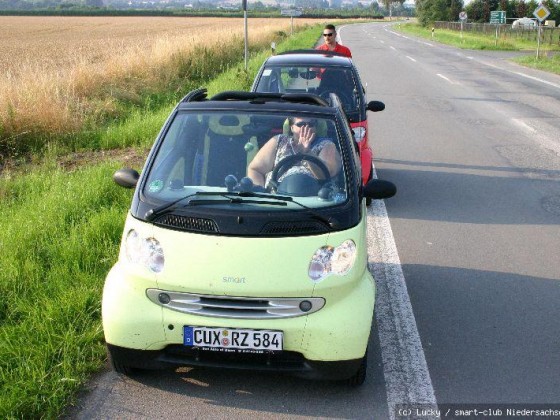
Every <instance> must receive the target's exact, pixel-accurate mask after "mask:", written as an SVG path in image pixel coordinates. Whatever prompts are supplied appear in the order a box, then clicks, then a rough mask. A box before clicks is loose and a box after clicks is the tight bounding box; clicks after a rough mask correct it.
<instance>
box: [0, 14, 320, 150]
mask: <svg viewBox="0 0 560 420" xmlns="http://www.w3.org/2000/svg"><path fill="white" fill-rule="evenodd" d="M314 23H317V21H316V20H312V19H294V27H298V26H306V25H309V24H314ZM280 31H282V32H284V33H287V34H289V33H290V19H288V18H278V19H256V18H255V19H251V18H249V19H248V34H249V46H250V47H251V46H257V45H258V46H261V47H263V46H265V45H267V44H270V42H271V41H273V40H275V39H277V36H278V33H279V32H280ZM243 33H244V23H243V19H240V18H192V17H54V16H37V17H35V16H25V17H24V16H0V39H2V42H1V43H0V69H1V72H0V139H4V142H6V141H8V143H9V142H12V143H13V142H17V141H18V140H17V139H18V137H22V136H25V135H26V134H28V133H47V134H59V133H72V132H74V131H76V130H79V129H81V128H82V127H83V124H84V121H85V120H86V119H87V118H88V116H91V115H94V114H95V113H96V112H98V111H99V109H102V110H103V112H104V113H107V112H109V113H110V111H111V107H112V106H113V105H114V101H115V100H117V99H118V97H119V96H120V97H129V98H132V99H133V98H134V96H135V95H138V93H139V91H145V90H146V89H148V90H149V89H152V90H157V89H159V88H161V87H162V86H165V84H166V83H168V82H169V81H170V80H172V79H174V78H175V79H176V78H177V77H178V74H179V73H178V72H183V73H184V74H183V76H181V77H188V70H185V67H186V66H188V65H189V63H196V55H195V54H198V53H199V52H200V51H201V50H202V51H204V52H205V53H208V54H209V55H210V56H212V55H213V54H215V55H220V54H221V55H223V54H225V53H227V52H228V51H229V50H232V51H233V50H235V51H236V54H237V55H236V57H238V56H239V54H241V57H240V58H242V51H243ZM275 36H276V38H275ZM239 52H240V53H239ZM208 54H207V55H208ZM185 72H186V73H185ZM6 139H7V140H6Z"/></svg>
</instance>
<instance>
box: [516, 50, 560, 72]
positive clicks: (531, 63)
mask: <svg viewBox="0 0 560 420" xmlns="http://www.w3.org/2000/svg"><path fill="white" fill-rule="evenodd" d="M513 61H515V62H516V63H518V64H522V65H524V66H526V67H531V68H534V69H538V70H544V71H548V72H550V73H556V74H560V54H554V55H547V54H545V55H544V56H541V57H539V59H537V56H536V54H535V55H531V56H525V57H516V58H514V59H513Z"/></svg>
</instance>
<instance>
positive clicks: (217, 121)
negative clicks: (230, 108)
mask: <svg viewBox="0 0 560 420" xmlns="http://www.w3.org/2000/svg"><path fill="white" fill-rule="evenodd" d="M246 124H249V116H247V115H227V114H226V115H216V116H214V115H213V116H211V117H210V118H209V120H208V127H209V129H210V131H212V132H214V133H216V134H220V135H224V136H239V135H241V134H243V126H244V125H246Z"/></svg>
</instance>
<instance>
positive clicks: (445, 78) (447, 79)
mask: <svg viewBox="0 0 560 420" xmlns="http://www.w3.org/2000/svg"><path fill="white" fill-rule="evenodd" d="M436 76H437V77H441V78H442V79H443V80H445V81H447V82H449V83H451V84H452V85H456V84H457V83H456V82H454V81H452V80H451V79H449V78H448V77H445V76H444V75H443V74H440V73H437V74H436Z"/></svg>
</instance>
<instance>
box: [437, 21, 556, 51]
mask: <svg viewBox="0 0 560 420" xmlns="http://www.w3.org/2000/svg"><path fill="white" fill-rule="evenodd" d="M434 28H436V29H449V30H451V31H460V30H461V22H441V21H439V22H434ZM496 29H497V30H498V36H500V37H503V38H521V39H526V40H529V41H535V42H536V41H537V36H538V32H539V31H538V30H537V28H536V26H535V27H534V28H528V27H518V28H512V25H511V24H510V23H509V24H495V23H468V22H465V23H463V31H464V32H479V33H484V34H489V35H495V34H496ZM541 43H543V44H544V43H546V44H549V45H560V28H554V27H551V26H541Z"/></svg>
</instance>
